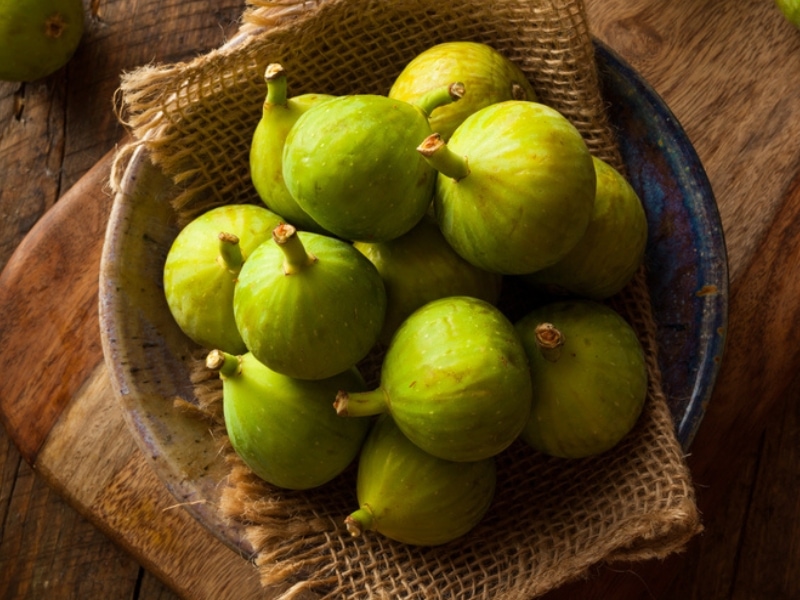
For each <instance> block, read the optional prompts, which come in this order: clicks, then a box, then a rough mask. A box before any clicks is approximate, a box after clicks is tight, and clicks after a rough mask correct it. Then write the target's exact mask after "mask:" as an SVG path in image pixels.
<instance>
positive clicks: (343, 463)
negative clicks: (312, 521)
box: [206, 350, 372, 490]
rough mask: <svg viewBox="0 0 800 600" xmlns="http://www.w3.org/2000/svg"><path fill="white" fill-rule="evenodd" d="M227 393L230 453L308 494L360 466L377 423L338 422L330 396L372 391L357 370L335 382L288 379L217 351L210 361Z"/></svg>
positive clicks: (285, 485) (267, 478)
mask: <svg viewBox="0 0 800 600" xmlns="http://www.w3.org/2000/svg"><path fill="white" fill-rule="evenodd" d="M206 364H207V366H208V367H209V368H210V369H214V370H218V371H219V374H220V378H221V379H222V385H223V400H222V406H223V416H224V420H225V428H226V430H227V433H228V437H229V438H230V442H231V445H232V446H233V449H234V450H235V451H236V453H237V454H238V455H239V457H240V458H241V459H242V460H243V461H244V463H245V464H246V465H247V466H248V467H249V468H250V469H251V470H252V471H253V473H255V474H256V475H257V476H258V477H260V478H261V479H263V480H264V481H266V482H267V483H270V484H272V485H275V486H278V487H281V488H285V489H290V490H306V489H311V488H315V487H318V486H321V485H323V484H325V483H327V482H329V481H331V480H332V479H333V478H335V477H336V476H338V475H339V474H340V473H342V472H343V471H344V470H345V469H346V468H347V467H348V466H349V465H350V464H351V463H352V462H353V461H354V460H355V458H356V456H357V455H358V452H359V450H360V449H361V445H362V443H363V442H364V438H365V437H366V435H367V432H368V431H369V428H370V426H371V425H372V421H371V419H367V418H364V419H353V421H352V422H345V421H348V420H347V419H339V418H338V417H337V416H336V414H335V413H334V412H333V411H331V410H330V398H331V395H333V394H335V393H336V390H337V389H339V388H340V387H341V386H342V385H352V386H355V387H359V386H361V387H365V384H364V380H363V378H362V377H361V375H360V374H359V372H358V371H357V370H356V369H349V370H347V371H345V372H343V373H340V374H338V375H335V376H333V377H331V378H328V379H320V380H317V381H303V380H299V379H293V378H291V377H286V376H285V375H281V374H279V373H276V372H275V371H272V370H270V369H268V368H267V367H265V366H264V365H263V364H261V363H260V362H259V361H258V360H256V359H255V357H254V356H253V355H252V354H250V353H247V354H244V355H242V356H234V355H232V354H227V353H223V352H220V351H217V350H212V351H211V352H210V353H209V354H208V357H207V359H206Z"/></svg>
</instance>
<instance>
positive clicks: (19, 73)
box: [0, 0, 84, 81]
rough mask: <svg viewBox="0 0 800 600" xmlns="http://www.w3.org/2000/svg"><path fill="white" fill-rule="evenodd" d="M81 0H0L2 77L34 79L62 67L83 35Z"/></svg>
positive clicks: (21, 79)
mask: <svg viewBox="0 0 800 600" xmlns="http://www.w3.org/2000/svg"><path fill="white" fill-rule="evenodd" d="M83 30H84V22H83V2H82V1H81V0H4V1H3V2H0V80H3V81H35V80H37V79H41V78H42V77H46V76H47V75H50V74H51V73H54V72H55V71H57V70H58V69H60V68H61V67H63V66H64V65H65V64H67V62H68V61H69V59H70V58H72V55H73V54H74V53H75V50H76V49H77V47H78V44H79V43H80V41H81V38H82V37H83Z"/></svg>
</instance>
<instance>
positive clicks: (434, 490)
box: [345, 415, 497, 546]
mask: <svg viewBox="0 0 800 600" xmlns="http://www.w3.org/2000/svg"><path fill="white" fill-rule="evenodd" d="M345 420H346V419H345ZM496 478H497V474H496V467H495V461H494V459H493V458H486V459H483V460H480V461H476V462H470V463H463V462H452V461H449V460H443V459H441V458H436V457H434V456H431V455H430V454H428V453H427V452H424V451H423V450H421V449H420V448H418V447H417V446H416V445H414V444H412V443H411V442H410V441H409V440H408V438H407V437H406V436H405V435H404V434H403V433H402V432H401V431H400V429H399V428H398V427H397V426H396V425H395V424H394V422H393V421H392V419H391V418H390V417H389V416H388V415H383V416H382V417H380V418H379V419H378V421H377V422H376V423H375V425H374V426H373V428H372V430H371V431H370V433H369V435H368V436H367V439H366V441H365V442H364V445H363V448H362V450H361V456H360V458H359V461H358V480H357V484H356V490H357V494H358V502H359V505H360V507H359V508H358V510H356V511H354V512H353V513H352V514H350V515H349V516H348V517H347V518H346V519H345V525H346V526H347V529H348V531H350V533H351V535H353V536H360V535H362V533H363V532H364V531H377V532H378V533H380V534H382V535H384V536H386V537H388V538H390V539H393V540H396V541H399V542H403V543H406V544H414V545H419V546H435V545H440V544H445V543H447V542H450V541H452V540H455V539H456V538H459V537H461V536H462V535H464V534H465V533H467V532H468V531H470V530H471V529H472V528H473V527H475V525H477V524H478V523H479V522H480V520H481V519H482V518H483V516H484V515H485V514H486V512H487V511H488V510H489V507H490V506H491V503H492V499H493V498H494V493H495V486H496Z"/></svg>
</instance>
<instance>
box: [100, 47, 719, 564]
mask: <svg viewBox="0 0 800 600" xmlns="http://www.w3.org/2000/svg"><path fill="white" fill-rule="evenodd" d="M597 59H598V66H599V69H600V73H601V80H602V86H603V93H604V95H605V97H606V99H607V100H608V103H609V106H610V117H611V121H612V124H613V125H614V127H615V128H616V129H617V130H618V131H619V134H620V136H619V137H620V143H621V150H622V154H623V157H624V161H625V163H626V167H627V171H628V174H629V177H630V181H631V183H632V185H633V186H634V188H635V189H636V191H637V192H638V193H639V195H640V197H641V199H642V201H643V203H644V205H645V208H646V212H647V218H648V224H649V236H650V237H649V243H648V246H647V252H646V262H647V271H648V273H649V279H648V285H649V287H650V290H651V292H652V299H653V308H654V312H655V316H656V319H657V323H658V334H657V342H658V348H659V360H660V365H661V369H662V372H663V378H664V381H663V384H664V390H665V392H666V394H667V396H668V401H669V406H670V409H671V411H672V414H673V417H674V422H675V428H676V432H677V437H678V439H679V441H680V443H681V444H682V445H683V446H684V447H685V448H688V446H689V444H690V443H691V440H692V438H693V436H694V434H695V432H696V430H697V428H698V426H699V425H700V422H701V420H702V417H703V413H704V411H705V407H706V404H707V402H708V400H709V397H710V394H711V391H712V389H713V386H714V381H715V378H716V375H717V372H718V370H719V366H720V360H721V357H722V350H723V345H724V332H725V328H726V321H727V298H728V281H727V262H726V253H725V245H724V240H723V236H722V228H721V224H720V220H719V214H718V212H717V207H716V203H715V200H714V196H713V193H712V190H711V187H710V185H709V182H708V180H707V178H706V174H705V172H704V170H703V167H702V165H701V163H700V161H699V160H698V157H697V155H696V153H695V151H694V149H693V147H692V145H691V143H690V142H689V140H688V139H687V137H686V134H685V133H684V131H683V130H682V128H681V126H680V124H679V123H678V122H677V120H676V119H675V117H674V116H673V114H672V113H671V112H670V110H669V108H668V107H667V106H666V105H665V104H664V102H663V101H662V100H661V99H660V98H659V97H658V95H657V94H656V93H655V92H654V91H653V89H652V88H651V87H650V86H649V85H648V84H647V83H646V82H645V81H644V80H643V79H642V78H641V77H640V76H639V75H638V74H637V73H636V72H635V71H634V70H633V69H632V68H631V67H630V66H629V65H627V64H626V63H625V62H624V61H623V60H621V59H620V58H619V57H618V56H616V55H615V54H614V53H613V52H612V51H611V50H610V49H609V48H607V47H606V46H604V45H602V44H600V43H598V44H597ZM170 190H171V183H170V181H169V180H168V179H167V178H166V177H165V176H164V175H163V174H162V173H161V172H160V171H159V170H158V169H156V168H155V167H154V166H153V165H152V163H151V162H150V160H149V159H148V155H147V152H146V150H145V149H144V147H140V148H138V150H137V151H136V153H135V155H134V156H133V158H132V160H131V161H130V163H129V164H128V166H127V169H126V172H125V174H124V178H123V181H122V183H121V192H120V193H119V194H118V195H117V196H116V199H115V201H114V206H113V210H112V213H111V217H110V221H109V224H108V232H107V236H106V241H105V247H104V253H103V259H102V265H101V279H100V319H101V328H102V338H103V345H104V352H105V358H106V363H107V366H108V368H109V371H110V375H111V379H112V382H113V385H114V387H115V390H116V392H117V395H118V397H119V399H120V402H121V404H122V407H123V410H124V413H125V418H126V420H127V423H128V425H129V427H130V430H131V431H132V432H133V435H134V437H135V438H136V441H137V443H138V444H139V446H140V447H141V449H142V450H143V452H144V453H145V455H146V456H147V457H148V458H149V460H150V461H151V464H152V466H153V468H154V470H155V471H156V473H157V474H158V476H159V477H160V478H161V480H162V481H163V482H164V484H165V485H166V487H167V488H168V489H169V491H170V492H171V493H172V494H173V495H174V496H175V497H176V498H177V500H178V501H179V502H182V503H185V504H186V506H187V510H189V511H190V512H192V513H193V514H194V516H195V517H196V518H197V519H199V521H200V522H201V523H203V524H204V525H205V526H206V527H207V528H208V529H209V530H210V531H212V532H213V533H215V534H216V535H217V536H218V537H219V538H220V539H221V540H223V541H224V542H226V543H228V544H229V545H231V546H232V547H236V548H238V549H242V550H244V551H247V544H246V542H244V541H243V536H242V533H243V532H242V531H241V530H240V529H239V528H237V527H236V526H235V525H231V524H229V523H226V522H224V521H223V520H222V518H221V517H220V515H219V514H218V512H217V511H216V506H217V504H218V502H217V501H218V499H219V495H220V485H219V484H220V481H221V480H222V479H223V478H224V477H225V475H226V470H225V469H226V468H225V465H224V463H223V461H222V459H221V458H220V457H219V456H218V454H217V449H216V447H215V444H214V442H213V440H212V439H211V437H210V436H209V435H208V432H207V430H206V426H205V425H204V424H203V423H201V422H199V421H197V420H194V419H190V418H186V417H185V416H184V415H183V414H182V413H181V412H179V411H177V410H175V409H174V408H173V403H172V399H173V398H175V397H183V398H191V397H192V396H193V391H192V384H191V381H190V379H189V372H188V367H187V363H186V358H187V357H188V356H189V355H190V353H191V352H192V350H193V348H194V346H193V345H192V344H191V342H189V341H188V339H187V338H186V337H185V336H184V335H183V334H182V333H181V331H180V330H179V329H178V327H177V325H176V324H175V322H174V321H173V320H172V317H171V315H170V313H169V310H168V308H167V304H166V301H165V299H164V294H163V290H162V287H161V279H162V269H163V265H164V259H165V257H166V253H167V250H168V249H169V246H170V244H171V242H172V240H173V239H174V237H175V235H176V234H177V228H176V226H175V225H174V219H173V217H174V215H173V214H172V209H171V208H170V205H169V203H168V202H166V201H165V199H164V195H165V194H169V193H170Z"/></svg>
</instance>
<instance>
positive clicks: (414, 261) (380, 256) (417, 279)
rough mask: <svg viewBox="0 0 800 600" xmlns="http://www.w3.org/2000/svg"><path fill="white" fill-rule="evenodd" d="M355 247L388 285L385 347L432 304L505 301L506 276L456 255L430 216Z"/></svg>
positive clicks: (384, 331)
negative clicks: (464, 299) (455, 299)
mask: <svg viewBox="0 0 800 600" xmlns="http://www.w3.org/2000/svg"><path fill="white" fill-rule="evenodd" d="M353 246H354V247H355V248H356V249H357V250H359V251H360V252H361V253H362V254H363V255H364V256H366V257H367V258H368V259H370V261H372V264H374V265H375V267H376V268H377V269H378V272H379V273H380V274H381V277H382V278H383V283H384V285H385V286H386V296H387V304H386V319H385V321H384V324H383V330H382V331H381V336H380V341H381V342H383V343H384V344H388V343H389V341H390V340H391V338H392V336H393V335H394V332H395V331H396V330H397V328H398V327H400V324H401V323H402V322H403V321H405V319H406V318H407V317H408V316H409V315H410V314H411V313H412V312H414V311H415V310H417V309H418V308H420V307H421V306H423V305H424V304H427V303H428V302H430V301H431V300H436V299H438V298H444V297H446V296H474V297H476V298H481V299H483V300H486V301H487V302H490V303H491V304H495V303H496V302H497V300H498V298H499V296H500V287H501V283H502V277H501V276H500V275H498V274H497V273H490V272H489V271H484V270H483V269H479V268H478V267H476V266H474V265H471V264H470V263H468V262H467V261H465V260H464V259H463V258H461V257H460V256H459V255H458V254H456V252H455V251H454V250H453V248H452V247H451V246H450V244H448V243H447V240H445V239H444V236H443V235H442V232H441V231H440V230H439V226H438V225H437V224H436V221H435V220H434V219H433V218H432V217H431V216H429V215H425V216H424V217H423V218H422V220H421V221H420V222H419V223H417V225H415V226H414V228H413V229H412V230H411V231H409V232H408V233H405V234H403V235H401V236H400V237H398V238H395V239H393V240H389V241H388V242H373V243H368V242H355V243H354V244H353Z"/></svg>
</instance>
